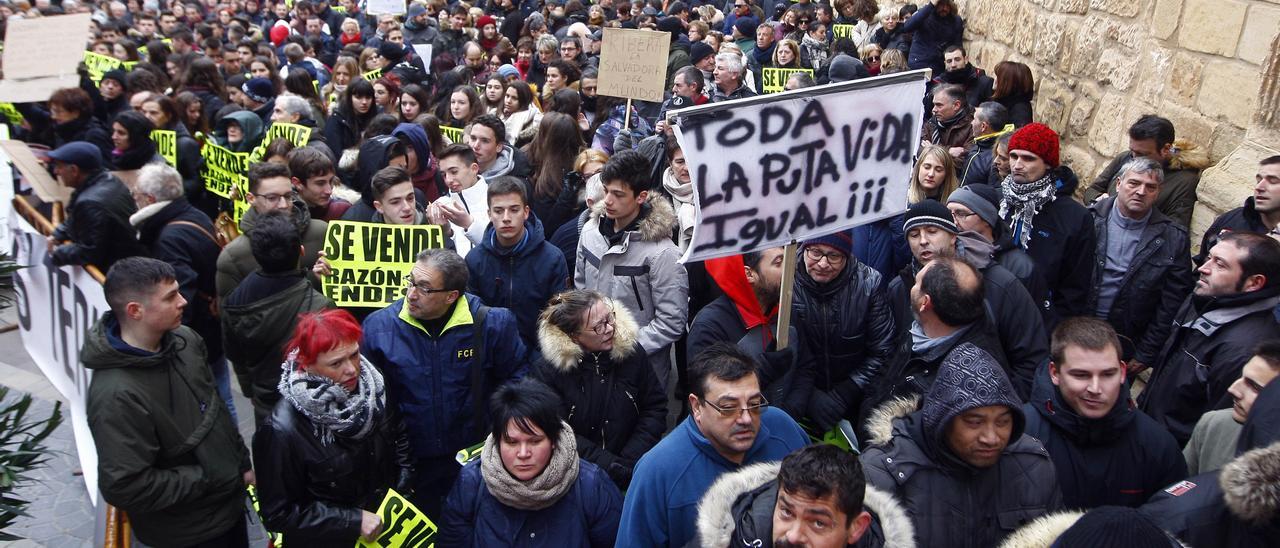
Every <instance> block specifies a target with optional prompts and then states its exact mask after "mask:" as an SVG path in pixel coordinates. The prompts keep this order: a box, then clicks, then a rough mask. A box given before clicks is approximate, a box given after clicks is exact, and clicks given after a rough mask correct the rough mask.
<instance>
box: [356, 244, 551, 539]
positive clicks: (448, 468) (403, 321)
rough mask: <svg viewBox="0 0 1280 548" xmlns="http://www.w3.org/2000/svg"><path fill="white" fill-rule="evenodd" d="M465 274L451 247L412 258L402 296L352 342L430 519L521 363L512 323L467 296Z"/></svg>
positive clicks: (524, 356) (523, 356)
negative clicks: (381, 390)
mask: <svg viewBox="0 0 1280 548" xmlns="http://www.w3.org/2000/svg"><path fill="white" fill-rule="evenodd" d="M468 277H469V275H468V272H467V263H466V262H464V261H463V260H462V257H460V256H458V254H457V253H456V252H454V251H453V250H451V249H428V250H425V251H423V252H421V253H419V254H418V258H417V262H416V263H415V264H414V265H413V269H412V270H411V271H410V273H409V276H408V278H407V279H406V280H405V284H406V285H405V296H404V297H403V298H401V299H398V300H396V301H395V302H393V303H391V304H390V305H388V306H387V307H386V308H384V309H382V310H379V311H377V312H374V313H373V314H371V315H370V316H369V317H368V318H367V319H366V320H365V321H364V341H363V342H362V343H361V344H360V352H361V354H363V355H364V356H365V357H366V358H368V359H369V361H370V362H371V363H373V365H374V366H376V367H377V368H378V370H379V371H381V372H382V374H383V376H384V377H385V378H386V384H387V391H388V395H389V398H388V399H389V400H390V401H392V402H395V404H396V406H397V407H398V410H399V412H400V414H401V417H402V420H403V422H404V427H405V429H406V430H407V431H408V433H409V440H410V450H411V456H412V457H413V459H414V467H415V469H416V470H417V478H416V481H415V484H414V494H413V495H411V496H410V500H412V501H413V503H414V504H415V505H417V507H418V508H419V509H421V510H422V511H423V512H425V513H426V515H428V516H430V517H431V518H432V519H437V520H438V518H439V516H440V509H441V505H442V503H443V501H444V497H445V495H447V494H448V493H449V489H450V488H451V487H452V486H453V482H454V480H455V479H457V477H458V472H459V471H460V470H461V468H460V467H459V465H458V462H457V461H456V460H455V459H454V455H455V454H456V453H457V452H458V451H459V450H461V449H466V448H468V447H471V446H473V445H476V444H478V443H480V442H481V441H483V440H484V433H485V432H486V431H487V425H488V424H489V417H488V416H487V415H488V412H487V409H488V401H489V395H490V394H492V393H493V391H494V390H496V389H497V388H498V386H500V385H502V384H505V383H507V382H510V381H513V380H516V379H518V378H520V377H523V376H524V374H525V370H526V368H527V365H528V361H529V356H528V353H527V350H526V347H525V345H524V343H523V342H522V341H521V339H520V334H519V330H518V329H517V328H516V318H515V316H514V315H513V314H512V313H511V311H510V310H507V309H505V308H489V307H487V306H484V305H483V304H481V302H480V299H478V298H476V296H475V295H470V294H467V293H465V291H466V288H467V280H468Z"/></svg>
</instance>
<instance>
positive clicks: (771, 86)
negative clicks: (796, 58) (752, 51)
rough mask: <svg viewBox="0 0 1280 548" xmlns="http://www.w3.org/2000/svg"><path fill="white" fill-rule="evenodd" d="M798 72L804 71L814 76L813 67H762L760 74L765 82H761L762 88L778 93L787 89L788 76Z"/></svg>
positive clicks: (765, 90)
mask: <svg viewBox="0 0 1280 548" xmlns="http://www.w3.org/2000/svg"><path fill="white" fill-rule="evenodd" d="M797 72H804V73H807V74H808V75H809V76H813V69H801V68H768V67H766V68H764V69H761V73H760V76H761V79H762V80H763V82H761V84H762V85H761V89H763V90H764V92H765V93H778V92H779V91H785V89H786V85H787V78H790V77H791V75H792V74H795V73H797Z"/></svg>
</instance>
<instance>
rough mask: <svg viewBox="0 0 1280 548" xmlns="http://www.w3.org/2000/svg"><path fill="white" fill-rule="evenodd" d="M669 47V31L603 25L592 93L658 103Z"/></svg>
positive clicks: (664, 89) (665, 77)
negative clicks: (598, 61) (593, 91)
mask: <svg viewBox="0 0 1280 548" xmlns="http://www.w3.org/2000/svg"><path fill="white" fill-rule="evenodd" d="M670 48H671V33H669V32H657V31H652V30H632V29H615V28H605V29H604V39H603V41H602V43H601V44H600V80H599V81H598V82H596V93H598V94H600V95H608V96H610V97H622V98H625V99H636V100H639V101H654V102H658V103H660V102H662V99H663V97H662V93H663V92H664V91H666V90H667V87H666V84H667V53H668V52H669V51H670Z"/></svg>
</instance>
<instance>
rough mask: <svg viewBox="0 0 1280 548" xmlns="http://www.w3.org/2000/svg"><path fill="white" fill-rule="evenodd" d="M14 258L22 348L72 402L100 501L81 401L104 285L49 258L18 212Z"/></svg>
mask: <svg viewBox="0 0 1280 548" xmlns="http://www.w3.org/2000/svg"><path fill="white" fill-rule="evenodd" d="M9 235H10V238H11V239H12V240H13V250H14V260H15V261H16V262H17V263H18V264H20V265H23V266H25V267H26V268H23V269H20V270H18V272H17V273H15V274H14V276H13V281H14V284H13V285H14V290H15V293H16V294H17V303H16V304H15V305H14V306H15V307H16V309H17V313H18V324H19V327H20V328H21V330H22V346H23V347H24V348H26V350H27V353H28V354H30V355H31V361H34V362H35V363H36V365H37V366H39V367H40V371H41V372H43V373H44V376H45V377H46V378H48V379H49V384H52V385H53V387H54V388H56V389H58V392H59V393H61V394H62V396H63V397H64V398H66V399H67V401H68V402H69V403H70V405H69V406H68V407H69V408H70V411H71V427H72V432H73V433H74V435H75V440H76V452H77V453H79V456H80V469H81V470H82V471H83V472H84V483H85V487H86V488H88V489H89V497H90V500H92V501H93V503H94V504H95V505H96V504H97V503H98V450H97V448H96V447H95V446H94V445H93V435H92V434H90V432H89V422H88V419H87V418H86V416H85V401H86V398H87V397H88V394H89V377H90V372H89V370H88V369H85V367H84V364H82V363H80V347H81V346H82V345H83V344H84V341H85V336H86V334H87V333H88V332H89V327H90V326H92V325H93V323H94V322H96V321H98V318H100V317H102V314H103V313H105V312H106V311H107V299H106V297H105V296H103V294H102V284H100V283H98V281H97V280H95V279H93V276H90V275H89V273H88V272H85V270H84V268H81V267H79V266H63V267H56V266H53V264H51V263H50V262H49V253H48V250H47V248H46V244H45V237H44V235H43V234H41V233H40V232H38V231H36V229H35V227H33V226H31V224H30V223H28V222H27V220H26V219H24V218H22V216H21V215H16V214H12V215H10V216H9Z"/></svg>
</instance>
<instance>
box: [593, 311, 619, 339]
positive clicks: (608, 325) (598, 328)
mask: <svg viewBox="0 0 1280 548" xmlns="http://www.w3.org/2000/svg"><path fill="white" fill-rule="evenodd" d="M617 322H618V314H617V313H616V312H614V311H613V310H610V311H609V315H608V316H605V317H604V318H601V319H600V321H598V322H596V323H595V324H593V325H592V326H591V332H592V333H595V334H596V335H604V334H605V333H608V332H609V330H610V329H612V328H613V327H614V326H615V325H617Z"/></svg>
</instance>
